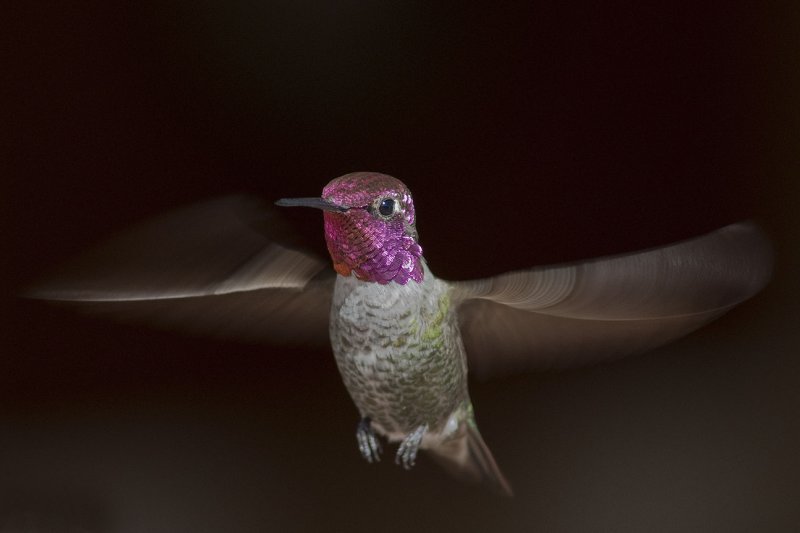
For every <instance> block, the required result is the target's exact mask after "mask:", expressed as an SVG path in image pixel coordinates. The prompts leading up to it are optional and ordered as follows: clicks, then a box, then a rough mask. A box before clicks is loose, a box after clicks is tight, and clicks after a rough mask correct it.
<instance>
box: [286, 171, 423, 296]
mask: <svg viewBox="0 0 800 533" xmlns="http://www.w3.org/2000/svg"><path fill="white" fill-rule="evenodd" d="M276 203H277V204H278V205H282V206H295V205H297V206H307V207H316V208H319V209H322V210H323V216H324V219H325V241H326V242H327V244H328V252H330V254H331V259H333V267H334V268H335V269H336V272H338V273H339V274H341V275H342V276H349V275H350V274H351V273H353V274H355V276H356V277H357V278H358V279H360V280H363V281H374V282H377V283H381V284H386V283H389V282H391V281H394V282H396V283H400V284H401V285H405V284H406V283H408V280H410V279H413V280H414V281H416V282H420V281H422V277H423V269H422V248H421V247H420V245H419V244H418V243H417V229H416V226H415V225H414V223H415V215H414V201H413V200H412V198H411V193H410V192H409V190H408V188H407V187H406V186H405V184H404V183H403V182H402V181H400V180H398V179H396V178H393V177H392V176H387V175H386V174H379V173H377V172H353V173H351V174H345V175H344V176H340V177H338V178H336V179H334V180H332V181H331V182H330V183H328V184H327V185H326V186H325V188H324V189H323V190H322V197H321V198H293V199H283V200H278V202H276Z"/></svg>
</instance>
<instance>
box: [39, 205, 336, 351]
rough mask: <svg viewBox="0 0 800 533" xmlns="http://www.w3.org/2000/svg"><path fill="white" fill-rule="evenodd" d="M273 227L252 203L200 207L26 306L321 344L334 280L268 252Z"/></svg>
mask: <svg viewBox="0 0 800 533" xmlns="http://www.w3.org/2000/svg"><path fill="white" fill-rule="evenodd" d="M280 225H281V221H280V219H279V218H278V216H277V215H276V214H275V213H274V211H273V210H270V209H267V208H265V207H264V206H263V205H262V204H261V202H260V201H258V200H256V199H254V198H250V197H247V196H227V197H223V198H218V199H213V200H210V201H206V202H202V203H199V204H196V205H192V206H189V207H185V208H182V209H178V210H176V211H173V212H170V213H167V214H165V215H162V216H159V217H156V218H154V219H151V220H148V221H145V222H143V223H141V224H139V225H137V226H134V227H133V228H131V229H129V230H127V231H125V232H123V233H121V234H119V235H117V236H115V237H113V238H112V239H110V240H109V241H108V242H106V243H104V244H101V245H100V246H98V247H96V248H94V249H93V250H90V251H89V252H87V253H86V254H84V255H82V256H80V257H78V258H76V259H75V260H73V261H71V262H69V263H67V264H66V265H64V266H63V267H61V268H59V269H58V270H57V271H56V272H54V273H53V274H52V275H50V276H48V277H47V278H46V280H45V281H44V282H42V283H40V284H38V285H36V286H34V287H33V288H32V289H30V290H29V291H28V292H27V293H26V296H28V297H32V298H40V299H47V300H57V301H62V302H72V303H73V304H74V305H76V306H78V307H79V308H80V309H81V310H85V311H89V312H95V313H100V314H106V315H110V316H112V317H116V318H121V319H123V320H132V321H136V322H145V323H149V324H153V325H157V326H161V327H168V328H175V329H180V330H184V331H189V332H199V333H204V334H211V335H217V336H224V337H235V338H239V339H245V340H263V341H276V342H295V341H296V342H298V343H308V342H309V341H311V342H314V343H316V342H317V341H319V342H320V343H323V342H324V340H325V336H326V334H327V320H328V314H329V311H330V301H331V298H330V294H331V292H332V290H333V279H332V278H333V275H332V274H330V275H328V276H326V275H325V274H324V273H323V274H320V272H322V271H323V270H324V269H325V266H326V263H325V262H324V261H322V260H321V259H320V258H318V257H317V256H315V255H314V254H312V253H309V252H307V251H303V250H298V249H295V248H290V247H288V246H285V245H282V244H279V243H278V242H276V239H277V238H279V234H280V232H281V230H283V229H284V228H281V227H280Z"/></svg>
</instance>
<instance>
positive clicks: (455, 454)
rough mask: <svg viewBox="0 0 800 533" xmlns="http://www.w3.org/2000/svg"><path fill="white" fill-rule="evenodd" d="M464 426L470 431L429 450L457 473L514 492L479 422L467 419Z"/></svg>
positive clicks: (462, 476) (503, 491) (474, 481)
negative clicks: (481, 431) (479, 427)
mask: <svg viewBox="0 0 800 533" xmlns="http://www.w3.org/2000/svg"><path fill="white" fill-rule="evenodd" d="M464 426H465V427H466V431H464V432H463V433H462V434H461V436H459V437H456V438H453V439H448V440H446V441H444V442H442V443H441V444H439V445H437V446H436V447H433V448H430V449H429V450H427V451H428V452H429V453H430V454H431V456H432V457H433V458H434V460H436V462H438V463H439V464H440V465H442V466H443V467H444V468H445V470H447V471H448V472H449V473H450V474H452V475H453V476H455V477H457V478H459V479H462V480H465V481H469V482H473V483H487V484H488V485H489V486H491V488H492V489H493V490H495V491H497V492H501V493H503V494H505V495H506V496H513V495H514V492H513V491H512V490H511V484H510V483H509V482H508V480H507V479H506V477H505V476H504V475H503V472H501V471H500V468H499V467H498V466H497V462H496V461H495V460H494V457H493V456H492V452H491V451H490V450H489V447H488V446H486V443H485V442H483V438H482V437H481V434H480V432H478V428H477V426H476V425H475V423H474V422H472V421H470V422H466V423H464Z"/></svg>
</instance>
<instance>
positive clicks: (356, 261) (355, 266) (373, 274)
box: [324, 208, 423, 285]
mask: <svg viewBox="0 0 800 533" xmlns="http://www.w3.org/2000/svg"><path fill="white" fill-rule="evenodd" d="M410 215H411V217H412V223H413V212H412V213H411V214H410ZM324 218H325V240H326V241H327V243H328V251H329V252H330V254H331V258H332V259H333V267H334V268H335V269H336V272H338V273H339V274H341V275H342V276H349V275H350V273H351V272H352V273H353V274H355V275H356V277H357V278H358V279H360V280H363V281H374V282H377V283H380V284H383V285H385V284H387V283H389V282H391V281H394V282H396V283H399V284H401V285H405V284H406V283H408V280H410V279H413V280H414V281H416V282H417V283H419V282H421V281H422V278H423V269H422V247H421V246H420V245H419V244H417V242H416V240H415V239H414V237H413V236H411V235H408V234H407V233H406V231H405V228H404V225H403V223H402V220H397V222H398V223H394V224H392V223H383V222H381V221H377V220H375V219H374V218H373V215H371V214H370V213H369V212H368V211H366V210H365V209H360V208H355V209H351V210H350V211H348V212H346V213H333V212H328V211H326V212H325V213H324Z"/></svg>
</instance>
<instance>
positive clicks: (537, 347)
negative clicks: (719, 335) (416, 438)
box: [453, 223, 772, 375]
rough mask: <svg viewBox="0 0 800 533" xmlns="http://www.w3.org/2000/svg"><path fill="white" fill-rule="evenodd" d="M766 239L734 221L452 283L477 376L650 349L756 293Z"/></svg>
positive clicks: (762, 277) (765, 262) (764, 269)
mask: <svg viewBox="0 0 800 533" xmlns="http://www.w3.org/2000/svg"><path fill="white" fill-rule="evenodd" d="M771 269H772V252H771V247H770V244H769V242H768V241H767V239H766V237H765V236H764V235H763V234H762V233H761V231H760V230H759V229H758V228H757V227H756V226H755V225H754V224H752V223H739V224H733V225H730V226H726V227H724V228H721V229H719V230H717V231H715V232H713V233H710V234H708V235H704V236H702V237H698V238H696V239H692V240H689V241H685V242H680V243H677V244H673V245H670V246H665V247H663V248H656V249H653V250H647V251H643V252H639V253H633V254H626V255H621V256H615V257H607V258H601V259H596V260H592V261H588V262H585V263H578V264H569V265H561V266H553V267H543V268H536V269H533V270H525V271H518V272H510V273H508V274H503V275H500V276H496V277H493V278H488V279H481V280H474V281H466V282H457V283H454V284H453V285H454V298H455V300H456V301H457V302H458V303H459V308H458V313H459V320H460V323H461V331H462V335H463V338H464V343H465V346H466V349H467V354H468V356H469V362H470V368H471V369H473V370H474V371H475V372H477V373H478V374H479V375H480V374H483V375H486V374H491V373H499V372H507V371H513V370H517V369H525V368H537V367H538V368H543V367H564V366H570V365H575V364H580V363H584V362H588V361H592V360H599V359H603V358H614V357H621V356H625V355H629V354H633V353H637V352H642V351H645V350H649V349H651V348H655V347H656V346H659V345H661V344H664V343H666V342H668V341H670V340H673V339H676V338H678V337H681V336H683V335H685V334H687V333H689V332H691V331H693V330H695V329H697V328H698V327H700V326H702V325H703V324H705V323H707V322H709V321H711V320H713V319H714V318H717V317H718V316H720V315H722V314H723V313H725V312H726V311H728V310H729V309H731V308H732V307H734V306H735V305H737V304H739V303H741V302H743V301H744V300H747V299H748V298H750V297H751V296H753V295H754V294H755V293H757V292H758V291H759V290H760V289H761V288H762V287H763V286H764V285H765V284H766V282H767V281H768V279H769V277H770V273H771Z"/></svg>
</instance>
